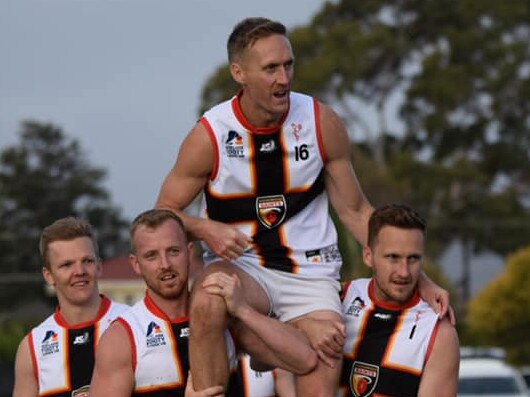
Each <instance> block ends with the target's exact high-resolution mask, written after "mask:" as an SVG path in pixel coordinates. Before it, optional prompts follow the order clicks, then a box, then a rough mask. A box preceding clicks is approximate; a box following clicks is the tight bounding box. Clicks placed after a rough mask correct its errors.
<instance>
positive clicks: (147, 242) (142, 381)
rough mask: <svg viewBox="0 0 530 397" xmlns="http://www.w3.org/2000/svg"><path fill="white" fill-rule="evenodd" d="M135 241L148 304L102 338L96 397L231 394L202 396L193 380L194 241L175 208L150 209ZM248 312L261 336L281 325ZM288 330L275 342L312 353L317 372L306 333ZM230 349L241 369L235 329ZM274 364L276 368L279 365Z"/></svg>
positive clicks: (134, 229) (134, 259)
mask: <svg viewBox="0 0 530 397" xmlns="http://www.w3.org/2000/svg"><path fill="white" fill-rule="evenodd" d="M130 235H131V248H132V253H131V254H130V255H129V261H130V263H131V265H132V267H133V269H134V271H135V272H136V273H137V274H139V275H141V276H142V277H143V278H144V280H145V283H146V285H147V291H146V294H145V298H144V299H143V300H142V301H140V302H138V303H136V304H135V305H134V306H133V307H132V308H131V310H130V311H128V312H127V313H125V314H123V315H122V316H120V317H119V318H118V319H117V321H116V322H115V323H114V324H113V325H112V326H111V327H109V329H108V331H107V332H106V333H105V335H104V336H103V338H102V339H101V342H100V344H99V346H98V350H97V354H96V365H95V368H94V376H93V378H92V384H91V389H90V396H91V397H106V396H113V397H128V396H144V397H146V396H156V397H163V396H168V397H169V396H181V397H182V396H188V397H203V396H204V397H206V396H221V395H224V394H223V388H222V387H221V386H213V387H210V388H206V389H204V390H201V391H200V392H195V391H194V390H193V388H192V387H191V382H190V381H189V379H188V371H189V360H188V337H189V322H188V314H189V313H188V310H189V292H188V277H189V266H190V260H189V258H190V252H191V249H192V243H190V242H188V240H187V237H186V232H185V231H184V226H183V224H182V221H181V220H180V218H179V217H178V216H177V215H175V214H174V213H173V212H171V211H168V210H160V209H153V210H148V211H145V212H143V213H142V214H140V215H138V216H137V217H136V219H135V220H134V221H133V223H132V226H131V229H130ZM246 313H249V314H250V315H251V316H252V319H253V321H252V322H253V327H256V328H254V332H255V333H256V334H257V335H259V334H260V332H261V331H260V329H263V330H265V331H267V332H268V331H269V329H271V328H272V329H275V327H277V326H278V322H277V321H274V320H273V319H271V318H269V317H267V316H263V315H261V314H259V313H256V312H255V311H253V310H249V311H247V312H246ZM271 323H272V325H271ZM281 326H282V327H284V328H285V330H284V331H285V332H283V331H282V330H281V329H279V330H277V331H276V332H275V334H277V333H278V332H280V333H281V335H283V337H282V338H280V340H279V341H273V343H279V342H286V343H287V344H288V346H289V349H290V350H291V351H292V355H291V356H290V357H292V356H300V355H302V356H303V355H304V354H305V353H307V357H309V358H311V357H312V362H313V364H312V365H313V366H314V365H315V363H316V360H317V357H316V354H314V353H313V351H312V349H311V347H310V345H309V343H308V341H307V340H305V341H304V342H302V343H299V340H300V335H298V334H295V335H296V336H291V335H293V332H292V330H291V327H287V326H285V325H283V324H281ZM225 343H226V345H227V350H228V351H229V352H230V353H231V354H232V356H233V358H234V360H233V363H234V367H233V369H235V348H234V344H233V341H232V339H231V337H230V336H229V333H228V331H227V332H226V333H225ZM279 350H280V349H276V351H279ZM210 354H212V355H215V354H217V353H216V352H215V351H212V352H210ZM267 361H268V362H267V364H269V365H272V366H275V365H276V364H277V363H276V362H274V361H271V360H267ZM306 361H309V362H311V360H306ZM308 365H311V364H308ZM308 370H309V369H308ZM187 385H188V387H187ZM230 395H233V396H239V393H237V391H236V390H231V389H230V388H229V389H228V391H227V393H226V396H230Z"/></svg>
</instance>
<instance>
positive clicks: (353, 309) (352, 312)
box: [346, 296, 366, 317]
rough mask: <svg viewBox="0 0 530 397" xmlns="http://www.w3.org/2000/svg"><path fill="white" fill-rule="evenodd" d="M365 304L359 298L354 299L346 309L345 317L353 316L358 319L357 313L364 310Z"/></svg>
mask: <svg viewBox="0 0 530 397" xmlns="http://www.w3.org/2000/svg"><path fill="white" fill-rule="evenodd" d="M364 306H366V305H365V303H364V301H363V300H362V299H361V298H360V297H358V296H357V297H355V299H354V300H353V302H352V303H351V304H350V306H349V307H348V310H347V311H346V315H347V316H354V317H359V313H361V310H363V309H364Z"/></svg>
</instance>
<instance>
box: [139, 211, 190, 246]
mask: <svg viewBox="0 0 530 397" xmlns="http://www.w3.org/2000/svg"><path fill="white" fill-rule="evenodd" d="M168 219H172V220H174V221H175V222H176V223H177V225H179V227H180V228H181V229H182V231H183V232H184V234H185V235H186V229H185V228H184V223H183V222H182V219H180V217H179V216H178V215H177V214H175V213H174V212H173V211H170V210H164V209H158V208H155V209H151V210H147V211H144V212H142V213H141V214H140V215H138V216H137V217H136V218H134V221H133V222H132V224H131V227H130V229H129V234H130V236H131V250H132V252H135V249H134V240H133V236H134V233H135V232H136V229H138V227H140V226H141V225H144V226H146V227H148V228H151V229H154V228H157V227H158V226H160V225H162V224H163V223H164V222H165V221H167V220H168ZM186 237H187V236H186Z"/></svg>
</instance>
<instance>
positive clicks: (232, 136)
mask: <svg viewBox="0 0 530 397" xmlns="http://www.w3.org/2000/svg"><path fill="white" fill-rule="evenodd" d="M225 150H226V154H227V156H228V157H244V156H245V153H244V145H243V137H242V136H241V134H239V133H238V132H236V131H234V130H230V131H228V138H226V141H225Z"/></svg>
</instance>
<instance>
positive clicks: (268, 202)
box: [256, 195, 287, 229]
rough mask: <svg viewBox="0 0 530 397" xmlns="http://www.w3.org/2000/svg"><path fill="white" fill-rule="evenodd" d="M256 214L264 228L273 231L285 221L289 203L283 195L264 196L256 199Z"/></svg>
mask: <svg viewBox="0 0 530 397" xmlns="http://www.w3.org/2000/svg"><path fill="white" fill-rule="evenodd" d="M256 212H257V214H258V219H259V220H260V222H261V223H262V224H263V226H265V227H267V228H269V229H272V228H273V227H276V226H278V225H279V224H280V223H282V222H283V220H284V219H285V213H286V212H287V202H286V200H285V197H284V196H283V195H279V196H263V197H258V198H257V199H256Z"/></svg>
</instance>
